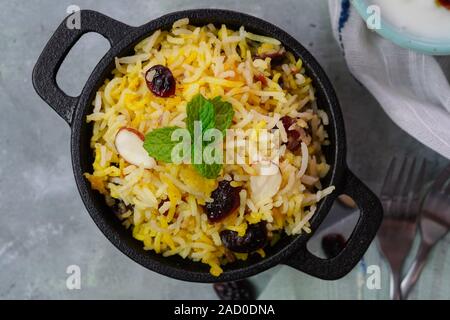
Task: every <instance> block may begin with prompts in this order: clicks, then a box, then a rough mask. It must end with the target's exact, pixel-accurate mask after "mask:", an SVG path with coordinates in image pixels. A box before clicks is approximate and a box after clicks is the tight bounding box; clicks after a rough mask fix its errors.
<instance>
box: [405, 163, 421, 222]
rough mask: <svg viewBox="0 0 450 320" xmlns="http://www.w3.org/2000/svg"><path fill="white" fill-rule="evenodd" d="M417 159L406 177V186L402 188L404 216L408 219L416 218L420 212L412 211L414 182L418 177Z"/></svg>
mask: <svg viewBox="0 0 450 320" xmlns="http://www.w3.org/2000/svg"><path fill="white" fill-rule="evenodd" d="M416 162H417V159H416V157H414V158H413V159H412V161H411V164H410V166H409V170H408V174H407V176H406V181H405V184H404V186H403V188H402V192H401V195H402V201H403V205H404V207H403V210H402V211H403V214H404V215H405V216H406V217H414V216H416V214H417V212H416V211H418V210H412V200H413V196H414V193H413V190H414V180H415V178H416V175H417V171H418V170H417V166H416Z"/></svg>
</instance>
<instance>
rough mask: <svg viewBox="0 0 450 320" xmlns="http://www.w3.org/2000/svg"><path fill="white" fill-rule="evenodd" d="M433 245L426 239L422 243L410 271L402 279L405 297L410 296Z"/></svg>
mask: <svg viewBox="0 0 450 320" xmlns="http://www.w3.org/2000/svg"><path fill="white" fill-rule="evenodd" d="M430 250H431V245H430V244H429V243H427V242H425V241H422V242H421V243H420V247H419V250H418V251H417V254H416V257H415V258H414V262H413V264H412V266H411V267H410V268H409V270H408V273H407V274H406V276H405V278H404V279H403V281H402V284H401V289H402V295H403V298H404V299H406V298H408V295H409V293H410V292H411V289H412V288H413V287H414V285H415V284H416V282H417V280H419V277H420V274H421V273H422V270H423V267H424V266H425V263H426V261H427V257H428V254H429V253H430Z"/></svg>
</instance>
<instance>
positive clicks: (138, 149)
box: [115, 128, 156, 169]
mask: <svg viewBox="0 0 450 320" xmlns="http://www.w3.org/2000/svg"><path fill="white" fill-rule="evenodd" d="M144 139H145V138H144V135H143V134H142V133H140V132H139V131H137V130H135V129H133V128H122V129H120V130H119V132H118V133H117V135H116V140H115V144H116V149H117V152H118V153H119V155H120V156H121V157H122V158H123V159H124V160H125V161H126V162H128V163H130V164H134V165H135V166H139V167H144V168H145V169H152V168H154V167H155V166H156V161H155V159H153V158H152V157H150V156H149V155H148V153H147V151H146V150H145V149H144V146H143V143H144Z"/></svg>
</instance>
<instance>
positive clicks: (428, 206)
mask: <svg viewBox="0 0 450 320" xmlns="http://www.w3.org/2000/svg"><path fill="white" fill-rule="evenodd" d="M419 226H420V234H421V238H422V241H421V243H420V246H419V250H418V251H417V255H416V257H415V259H414V262H413V264H412V266H411V268H410V269H409V271H408V273H407V274H406V277H405V278H404V279H403V281H402V285H401V288H402V295H403V298H405V299H406V297H408V295H409V293H410V292H411V289H412V288H413V286H414V285H415V284H416V282H417V280H418V279H419V276H420V273H421V272H422V270H423V267H424V266H425V262H426V260H427V257H428V254H429V253H430V251H431V249H432V247H433V246H434V245H435V244H436V243H437V242H438V241H439V240H440V239H442V238H443V237H444V236H445V235H446V234H447V232H448V231H449V230H450V166H448V167H447V168H445V169H444V171H443V172H442V173H441V174H440V175H439V176H438V178H437V179H436V181H435V182H434V183H433V185H432V186H431V188H430V191H429V192H428V194H427V196H426V197H425V200H424V202H423V206H422V212H421V214H420V220H419Z"/></svg>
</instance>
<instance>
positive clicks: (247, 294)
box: [214, 280, 256, 300]
mask: <svg viewBox="0 0 450 320" xmlns="http://www.w3.org/2000/svg"><path fill="white" fill-rule="evenodd" d="M214 291H216V294H217V296H218V297H219V298H220V300H255V298H256V297H255V293H254V292H255V291H254V289H253V286H252V284H251V283H250V281H248V280H241V281H232V282H222V283H215V284H214Z"/></svg>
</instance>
